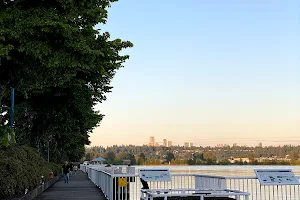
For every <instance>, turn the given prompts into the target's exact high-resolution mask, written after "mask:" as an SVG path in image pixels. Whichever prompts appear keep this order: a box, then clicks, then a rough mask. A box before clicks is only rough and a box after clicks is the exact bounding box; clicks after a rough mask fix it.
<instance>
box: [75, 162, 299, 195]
mask: <svg viewBox="0 0 300 200" xmlns="http://www.w3.org/2000/svg"><path fill="white" fill-rule="evenodd" d="M80 168H81V170H82V171H83V172H86V173H88V176H89V178H90V179H91V181H93V182H94V184H95V185H97V186H98V187H99V188H100V189H101V190H102V192H103V193H104V195H105V196H106V198H107V199H109V200H138V199H140V197H141V188H142V183H141V181H140V179H139V178H138V175H137V174H135V170H134V167H127V166H112V167H105V166H104V165H88V166H86V165H81V166H80ZM297 178H298V179H299V178H300V177H297ZM120 183H121V185H120ZM148 184H149V187H150V188H151V189H176V190H186V191H188V190H190V189H193V190H197V189H207V188H211V189H230V190H238V191H243V192H248V193H250V196H249V200H300V186H299V185H283V186H277V185H274V186H263V185H260V183H259V181H258V179H257V177H248V176H247V177H246V176H245V177H224V176H211V175H199V174H172V175H171V181H169V182H148ZM240 199H241V200H244V199H246V198H245V197H241V198H240Z"/></svg>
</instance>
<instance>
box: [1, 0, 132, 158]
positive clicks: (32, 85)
mask: <svg viewBox="0 0 300 200" xmlns="http://www.w3.org/2000/svg"><path fill="white" fill-rule="evenodd" d="M112 2H115V0H108V1H103V0H94V1H87V0H82V1H75V0H70V1H61V0H51V1H50V0H45V1H23V0H15V1H2V2H0V11H1V12H0V24H1V30H0V41H1V42H0V62H1V63H0V65H1V68H0V105H3V104H5V105H8V104H9V100H10V96H9V89H10V88H11V87H14V88H15V94H16V106H22V107H25V108H26V109H23V110H18V111H17V110H16V118H15V129H16V133H17V135H16V141H17V142H18V143H20V144H28V145H30V146H32V147H34V148H36V149H37V150H39V151H40V152H41V153H42V155H44V157H47V155H48V151H49V153H50V161H56V162H60V161H62V160H70V161H79V160H80V159H81V158H82V157H83V155H84V151H85V149H84V145H87V144H89V133H90V132H91V131H92V130H93V129H94V128H95V127H96V126H98V125H99V123H100V121H101V120H102V118H103V115H102V114H100V113H99V112H97V111H95V110H94V109H93V108H94V106H95V105H96V104H97V103H101V102H103V101H105V100H106V96H105V94H106V93H108V92H110V91H111V89H112V87H111V86H110V83H111V80H112V78H113V77H114V75H115V73H116V71H117V70H118V69H119V68H121V67H123V63H124V62H125V61H126V60H127V59H128V58H129V56H128V55H120V52H121V51H122V50H123V49H125V48H128V47H132V46H133V45H132V43H131V42H129V41H122V40H120V39H114V40H111V39H110V34H109V33H108V32H101V30H96V29H95V28H94V27H95V25H98V24H100V25H101V24H105V23H106V20H107V8H108V7H109V6H110V4H111V3H112ZM16 19H17V20H16ZM7 115H8V114H6V116H4V117H6V118H7ZM0 125H1V124H0ZM2 125H3V124H2Z"/></svg>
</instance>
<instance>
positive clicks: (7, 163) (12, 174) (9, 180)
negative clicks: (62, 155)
mask: <svg viewBox="0 0 300 200" xmlns="http://www.w3.org/2000/svg"><path fill="white" fill-rule="evenodd" d="M0 166H1V168H0V174H1V176H0V199H2V198H7V197H10V196H14V195H18V194H21V193H24V191H25V189H26V188H27V189H33V188H34V187H36V186H37V185H38V184H39V181H40V177H41V176H44V177H45V179H44V180H48V174H49V171H53V172H54V173H55V174H58V173H59V171H58V169H59V166H58V165H56V164H54V163H46V162H45V160H44V159H43V158H42V157H41V156H40V154H38V153H37V152H35V150H34V149H32V148H30V147H28V146H17V145H10V146H9V147H7V148H4V149H0Z"/></svg>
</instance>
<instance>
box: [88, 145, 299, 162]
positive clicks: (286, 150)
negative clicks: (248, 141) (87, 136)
mask: <svg viewBox="0 0 300 200" xmlns="http://www.w3.org/2000/svg"><path fill="white" fill-rule="evenodd" d="M299 152H300V146H292V145H284V146H267V147H245V146H235V147H230V146H225V147H189V148H186V147H184V146H172V147H164V146H158V147H153V146H146V145H143V146H134V145H121V146H118V145H114V146H111V147H106V148H105V147H101V146H94V147H90V148H87V149H86V156H85V158H84V159H85V160H92V159H93V158H95V157H104V158H106V160H107V162H108V163H110V164H121V163H122V160H131V164H138V165H160V164H176V165H181V164H185V165H201V164H205V165H207V164H208V165H210V164H222V165H228V164H239V165H244V164H253V165H255V164H265V165H276V164H280V165H287V164H300V162H299ZM233 158H238V159H235V161H231V159H233ZM241 158H247V159H248V162H245V161H243V160H242V159H241Z"/></svg>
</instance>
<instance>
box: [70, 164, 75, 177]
mask: <svg viewBox="0 0 300 200" xmlns="http://www.w3.org/2000/svg"><path fill="white" fill-rule="evenodd" d="M69 166H70V176H72V175H73V167H74V164H73V162H71V163H70V165H69Z"/></svg>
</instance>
